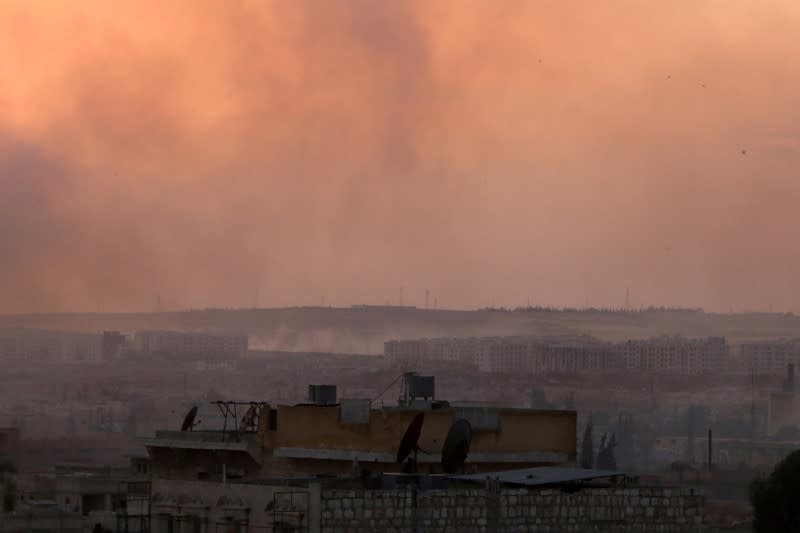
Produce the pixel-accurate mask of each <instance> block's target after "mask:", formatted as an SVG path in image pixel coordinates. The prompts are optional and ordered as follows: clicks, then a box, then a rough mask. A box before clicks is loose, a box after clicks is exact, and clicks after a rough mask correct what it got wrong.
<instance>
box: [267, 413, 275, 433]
mask: <svg viewBox="0 0 800 533" xmlns="http://www.w3.org/2000/svg"><path fill="white" fill-rule="evenodd" d="M267 425H268V426H269V430H270V431H278V410H277V409H270V410H269V417H268V418H267Z"/></svg>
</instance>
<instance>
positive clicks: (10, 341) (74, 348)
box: [0, 328, 102, 363]
mask: <svg viewBox="0 0 800 533" xmlns="http://www.w3.org/2000/svg"><path fill="white" fill-rule="evenodd" d="M0 357H2V358H3V359H5V360H28V361H42V362H48V361H50V362H64V363H73V362H74V363H87V362H98V361H100V360H101V359H102V337H101V336H100V335H96V334H93V333H76V332H69V331H49V330H38V329H24V328H23V329H17V328H14V329H0Z"/></svg>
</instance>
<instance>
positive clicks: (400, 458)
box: [397, 413, 425, 474]
mask: <svg viewBox="0 0 800 533" xmlns="http://www.w3.org/2000/svg"><path fill="white" fill-rule="evenodd" d="M424 422H425V413H417V414H416V415H414V418H413V419H412V420H411V423H410V424H409V425H408V429H406V432H405V433H404V434H403V438H402V439H401V440H400V447H399V448H398V449H397V462H398V463H399V464H403V463H404V462H405V460H406V459H407V458H408V456H409V455H411V453H412V452H413V453H414V457H413V458H412V459H411V460H410V462H409V464H408V465H407V466H404V467H403V471H404V472H405V473H407V474H414V473H415V472H416V470H417V454H418V452H419V444H418V443H419V437H420V435H422V424H423V423H424Z"/></svg>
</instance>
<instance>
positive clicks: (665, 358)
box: [616, 337, 729, 375]
mask: <svg viewBox="0 0 800 533" xmlns="http://www.w3.org/2000/svg"><path fill="white" fill-rule="evenodd" d="M616 348H617V351H618V353H619V354H620V360H621V362H622V366H623V368H624V369H626V370H628V371H632V372H661V373H668V374H683V375H691V374H708V373H718V372H724V371H726V370H727V367H728V355H729V349H728V344H727V342H726V341H725V338H724V337H707V338H699V339H691V338H685V337H655V338H652V339H643V340H630V341H627V342H623V343H619V344H617V345H616Z"/></svg>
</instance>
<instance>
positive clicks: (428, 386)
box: [407, 374, 436, 400]
mask: <svg viewBox="0 0 800 533" xmlns="http://www.w3.org/2000/svg"><path fill="white" fill-rule="evenodd" d="M407 379H408V396H409V397H410V398H411V399H412V400H413V399H415V398H425V399H426V400H427V399H430V400H433V399H434V397H435V390H436V387H435V383H434V376H417V375H415V374H412V375H409V376H408V378H407Z"/></svg>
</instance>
